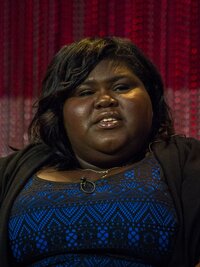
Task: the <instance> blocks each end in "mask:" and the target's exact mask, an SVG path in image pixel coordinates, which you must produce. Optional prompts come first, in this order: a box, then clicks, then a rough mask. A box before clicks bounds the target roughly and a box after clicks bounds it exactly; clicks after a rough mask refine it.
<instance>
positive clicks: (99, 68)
mask: <svg viewBox="0 0 200 267" xmlns="http://www.w3.org/2000/svg"><path fill="white" fill-rule="evenodd" d="M114 76H119V77H120V76H124V77H126V76H129V77H132V78H135V79H138V77H137V76H136V75H135V74H134V72H133V71H132V70H131V68H129V67H128V65H127V64H126V63H125V62H123V61H119V60H109V59H106V60H102V61H100V62H99V63H98V64H97V65H96V67H95V68H94V69H93V70H92V71H91V72H90V73H89V75H88V77H87V78H86V81H92V80H101V79H103V80H106V79H109V78H111V77H114Z"/></svg>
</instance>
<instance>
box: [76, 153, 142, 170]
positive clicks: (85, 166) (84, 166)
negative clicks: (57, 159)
mask: <svg viewBox="0 0 200 267" xmlns="http://www.w3.org/2000/svg"><path fill="white" fill-rule="evenodd" d="M143 157H144V156H140V157H137V158H131V159H129V160H126V161H117V160H112V161H111V162H109V161H107V162H105V163H101V164H99V165H98V164H92V163H89V162H87V161H85V160H83V159H81V158H80V157H78V156H76V158H77V160H78V162H79V165H80V168H81V169H90V170H94V171H106V170H108V169H112V168H116V167H124V166H127V165H130V164H132V163H135V162H137V161H139V160H141V159H142V158H143Z"/></svg>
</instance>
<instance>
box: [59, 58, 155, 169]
mask: <svg viewBox="0 0 200 267" xmlns="http://www.w3.org/2000/svg"><path fill="white" fill-rule="evenodd" d="M63 117H64V126H65V129H66V133H67V136H68V138H69V140H70V142H71V145H72V149H73V151H74V153H75V155H76V157H77V159H78V160H79V162H80V164H81V165H83V166H90V165H94V166H97V167H101V168H106V167H112V166H114V165H116V164H124V163H126V162H128V161H130V160H132V159H134V158H137V154H138V153H139V152H140V150H141V149H142V148H143V146H144V143H145V142H146V140H147V137H148V135H149V133H150V130H151V124H152V105H151V100H150V97H149V95H148V93H147V91H146V90H145V88H144V85H143V83H142V82H141V80H140V79H139V78H138V77H137V76H136V75H135V74H134V73H133V72H132V71H131V70H130V69H129V68H128V67H127V66H126V65H125V63H122V62H121V63H120V62H118V61H111V60H103V61H101V62H100V63H99V64H98V65H97V66H96V67H95V68H94V69H93V70H92V71H91V72H90V74H89V75H88V77H87V78H86V80H85V81H84V82H83V83H82V84H80V85H79V86H78V87H77V88H76V89H75V90H74V93H73V94H72V96H70V97H69V98H68V99H67V100H66V101H65V103H64V108H63Z"/></svg>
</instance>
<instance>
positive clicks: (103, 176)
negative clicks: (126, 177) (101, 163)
mask: <svg viewBox="0 0 200 267" xmlns="http://www.w3.org/2000/svg"><path fill="white" fill-rule="evenodd" d="M125 166H126V165H124V166H121V167H112V168H110V169H107V170H101V171H97V170H93V169H80V170H82V171H92V172H95V173H98V174H102V176H101V178H105V177H106V176H107V175H108V173H109V172H110V171H112V170H115V169H118V168H123V167H125Z"/></svg>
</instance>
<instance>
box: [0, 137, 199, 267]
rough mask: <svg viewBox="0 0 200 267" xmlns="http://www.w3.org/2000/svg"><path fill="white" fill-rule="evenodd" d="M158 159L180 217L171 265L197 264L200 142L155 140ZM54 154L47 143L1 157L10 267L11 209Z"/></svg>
mask: <svg viewBox="0 0 200 267" xmlns="http://www.w3.org/2000/svg"><path fill="white" fill-rule="evenodd" d="M153 151H154V153H155V156H156V158H157V159H158V161H159V163H160V165H161V167H162V169H163V173H164V176H165V178H166V181H167V183H168V186H169V189H170V192H171V194H172V197H173V200H174V204H175V207H176V212H177V216H178V219H179V224H180V228H179V231H178V235H177V239H176V244H175V248H174V252H173V255H172V259H171V262H170V264H169V266H170V267H194V266H195V265H196V264H197V263H198V261H199V259H200V141H198V140H195V139H192V138H185V137H173V138H171V141H170V142H169V143H168V144H166V143H165V142H159V143H155V144H154V145H153ZM50 156H52V153H51V151H50V149H49V148H48V147H47V146H46V145H44V144H39V145H30V146H28V147H26V148H25V149H24V150H22V151H19V152H16V153H14V154H12V155H11V156H8V157H5V158H2V159H1V160H0V266H1V267H10V266H11V264H9V247H8V233H7V230H8V225H7V223H8V218H9V211H10V209H11V207H12V203H13V201H14V199H15V197H16V195H17V194H18V193H19V192H20V190H21V189H22V188H23V186H24V184H25V183H26V181H27V180H28V179H29V178H30V176H31V175H32V174H34V173H35V172H36V171H37V170H39V169H40V168H41V167H42V166H44V165H45V164H46V163H47V162H48V160H49V158H50Z"/></svg>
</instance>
